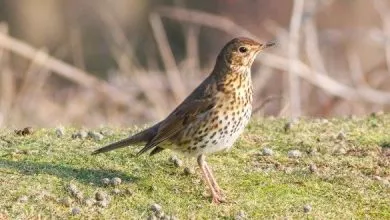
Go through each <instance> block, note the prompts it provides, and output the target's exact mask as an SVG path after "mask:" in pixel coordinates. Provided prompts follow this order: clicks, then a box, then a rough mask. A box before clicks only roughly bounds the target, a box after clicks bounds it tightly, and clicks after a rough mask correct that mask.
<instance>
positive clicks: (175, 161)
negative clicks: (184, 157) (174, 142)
mask: <svg viewBox="0 0 390 220" xmlns="http://www.w3.org/2000/svg"><path fill="white" fill-rule="evenodd" d="M173 164H174V165H175V167H181V166H183V161H181V160H180V159H177V160H174V161H173Z"/></svg>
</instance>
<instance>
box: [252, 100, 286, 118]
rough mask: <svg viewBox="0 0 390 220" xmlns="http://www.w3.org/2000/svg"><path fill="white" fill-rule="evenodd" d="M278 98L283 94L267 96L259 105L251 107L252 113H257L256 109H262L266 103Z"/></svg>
mask: <svg viewBox="0 0 390 220" xmlns="http://www.w3.org/2000/svg"><path fill="white" fill-rule="evenodd" d="M278 99H283V96H268V97H267V98H265V99H264V100H263V101H262V102H261V103H260V105H259V106H257V107H256V108H254V109H253V111H252V114H255V113H257V112H258V111H260V110H261V109H263V108H264V107H265V106H266V105H267V104H268V103H270V102H272V101H274V100H278Z"/></svg>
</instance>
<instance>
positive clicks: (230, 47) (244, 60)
mask: <svg viewBox="0 0 390 220" xmlns="http://www.w3.org/2000/svg"><path fill="white" fill-rule="evenodd" d="M273 45H275V43H274V42H268V43H265V44H261V43H259V42H257V41H255V40H252V39H249V38H244V37H239V38H234V39H233V40H231V41H229V42H228V43H227V44H226V45H225V46H224V48H223V49H222V50H221V52H220V54H219V55H218V59H217V62H218V63H219V65H226V66H228V67H230V68H231V69H240V68H242V67H248V68H250V67H251V66H252V63H253V61H254V60H255V58H256V55H257V54H258V53H259V52H260V51H262V50H264V49H266V48H268V47H271V46H273ZM217 65H218V64H217Z"/></svg>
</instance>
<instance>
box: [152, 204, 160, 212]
mask: <svg viewBox="0 0 390 220" xmlns="http://www.w3.org/2000/svg"><path fill="white" fill-rule="evenodd" d="M150 209H151V210H152V211H153V212H154V213H158V212H161V209H162V207H161V205H159V204H157V203H154V204H152V205H151V206H150Z"/></svg>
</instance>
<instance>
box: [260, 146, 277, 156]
mask: <svg viewBox="0 0 390 220" xmlns="http://www.w3.org/2000/svg"><path fill="white" fill-rule="evenodd" d="M262 154H263V156H272V155H274V151H273V150H272V149H271V148H268V147H265V148H263V151H262Z"/></svg>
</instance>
